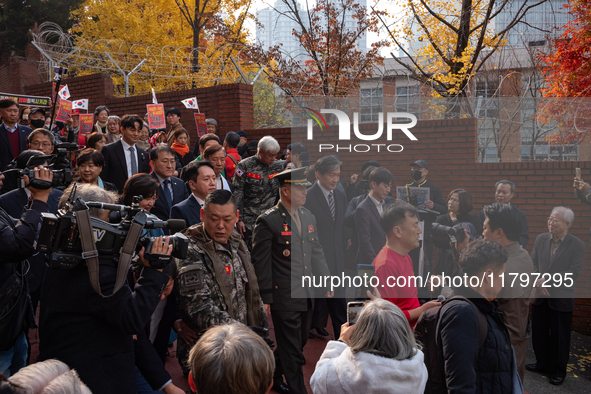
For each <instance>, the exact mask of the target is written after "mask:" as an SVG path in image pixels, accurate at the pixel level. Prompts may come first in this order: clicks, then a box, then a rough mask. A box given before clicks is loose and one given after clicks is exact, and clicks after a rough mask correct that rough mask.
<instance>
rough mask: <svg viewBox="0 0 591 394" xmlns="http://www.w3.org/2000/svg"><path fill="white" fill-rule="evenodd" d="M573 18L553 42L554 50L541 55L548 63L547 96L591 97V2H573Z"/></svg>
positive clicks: (567, 6)
mask: <svg viewBox="0 0 591 394" xmlns="http://www.w3.org/2000/svg"><path fill="white" fill-rule="evenodd" d="M565 7H566V8H569V7H570V11H569V14H570V15H571V16H572V19H571V20H570V21H569V22H568V23H567V24H566V25H564V26H563V27H562V29H561V34H560V35H559V36H558V37H557V38H554V39H552V40H551V47H552V51H551V52H549V53H547V54H542V55H541V56H540V58H541V60H542V62H543V63H544V74H545V76H546V83H547V86H546V88H545V89H544V96H547V97H590V96H591V62H590V59H591V2H589V1H588V0H573V1H571V2H570V5H569V4H565Z"/></svg>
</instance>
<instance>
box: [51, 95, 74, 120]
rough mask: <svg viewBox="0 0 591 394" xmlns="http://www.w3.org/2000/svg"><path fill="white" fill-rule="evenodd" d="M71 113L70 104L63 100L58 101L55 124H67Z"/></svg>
mask: <svg viewBox="0 0 591 394" xmlns="http://www.w3.org/2000/svg"><path fill="white" fill-rule="evenodd" d="M71 113H72V102H71V101H68V100H64V99H60V109H59V111H58V113H57V116H56V118H55V121H56V122H67V121H68V119H70V114H71Z"/></svg>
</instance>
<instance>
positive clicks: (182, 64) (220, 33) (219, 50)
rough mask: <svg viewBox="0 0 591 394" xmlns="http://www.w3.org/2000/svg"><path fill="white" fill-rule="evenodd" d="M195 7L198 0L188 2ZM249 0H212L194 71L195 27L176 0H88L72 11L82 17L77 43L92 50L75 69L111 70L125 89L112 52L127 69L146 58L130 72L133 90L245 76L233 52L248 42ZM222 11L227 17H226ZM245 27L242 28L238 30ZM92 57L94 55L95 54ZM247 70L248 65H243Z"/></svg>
mask: <svg viewBox="0 0 591 394" xmlns="http://www.w3.org/2000/svg"><path fill="white" fill-rule="evenodd" d="M185 3H186V5H187V7H188V9H189V10H192V11H193V12H194V9H195V0H192V1H191V0H189V1H186V2H185ZM249 3H250V0H211V1H209V2H208V3H207V7H206V8H205V13H207V14H208V19H207V23H206V24H205V27H204V29H203V30H202V31H201V33H200V40H199V48H198V49H197V50H198V51H199V56H200V66H201V67H200V68H199V72H198V73H192V72H191V71H192V68H191V59H192V54H193V53H194V51H197V50H194V49H193V28H192V26H191V25H190V24H189V23H188V22H187V20H186V19H185V18H184V17H183V15H182V13H181V10H180V9H179V7H178V6H177V4H176V3H175V1H174V0H133V1H131V0H87V1H86V2H85V3H84V4H83V5H82V6H81V7H80V8H79V9H77V10H76V11H74V12H73V13H72V18H73V19H75V20H76V21H77V23H76V24H75V25H74V27H73V28H72V34H73V35H75V36H76V37H77V38H76V40H75V45H76V46H77V47H80V48H83V49H84V50H85V51H86V52H84V53H89V54H91V55H88V56H87V57H86V58H84V57H82V58H81V59H77V61H78V62H79V63H78V64H74V65H73V67H72V71H74V73H76V74H77V75H85V74H91V73H95V72H97V71H103V72H104V70H109V73H110V74H111V76H112V77H113V81H114V84H115V85H116V86H117V85H119V87H120V92H119V93H120V94H122V93H123V90H122V89H123V88H122V86H123V83H124V78H123V76H122V75H121V73H119V72H116V71H114V70H113V69H114V65H113V62H112V61H111V60H110V59H109V58H108V57H107V56H106V55H105V54H104V53H105V52H108V53H109V54H111V56H112V57H113V59H114V60H115V62H116V63H117V64H118V65H119V66H120V67H121V68H122V69H124V70H125V71H126V72H129V71H131V70H132V69H133V68H134V67H135V66H137V65H138V64H139V63H140V62H141V61H142V60H143V59H147V60H146V62H145V63H144V64H143V65H142V67H141V68H140V69H138V71H137V73H136V74H132V75H131V76H130V92H131V93H132V94H141V93H146V92H149V91H150V89H151V88H152V87H153V88H154V89H155V90H156V91H165V90H173V89H184V88H189V87H191V86H195V87H205V86H211V85H214V84H220V83H231V82H236V81H238V80H239V79H240V74H239V73H238V72H237V70H236V69H235V67H234V66H233V64H232V62H231V61H230V58H229V56H233V57H234V58H235V59H236V60H237V61H238V60H239V58H240V50H241V49H243V46H244V44H243V43H245V42H246V37H247V33H248V32H247V31H246V28H244V27H243V20H244V19H246V18H249V17H251V14H250V13H249V12H247V5H248V4H249ZM222 16H223V17H222ZM239 30H240V31H239ZM89 57H94V60H93V59H90V58H89ZM243 71H245V72H247V71H249V69H248V68H246V67H245V68H243Z"/></svg>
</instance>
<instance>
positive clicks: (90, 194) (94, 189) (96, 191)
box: [58, 183, 119, 218]
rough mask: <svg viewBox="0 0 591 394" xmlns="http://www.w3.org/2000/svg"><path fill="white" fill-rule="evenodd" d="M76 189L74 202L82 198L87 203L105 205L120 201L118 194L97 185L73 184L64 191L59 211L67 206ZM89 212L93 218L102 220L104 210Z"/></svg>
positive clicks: (91, 210)
mask: <svg viewBox="0 0 591 394" xmlns="http://www.w3.org/2000/svg"><path fill="white" fill-rule="evenodd" d="M74 187H75V188H76V192H75V193H74V201H76V199H77V198H78V197H80V198H81V199H82V200H84V201H85V202H89V201H96V202H102V203H105V204H117V201H118V200H119V196H118V195H117V194H116V193H113V192H110V191H107V190H104V189H101V188H100V187H99V186H97V185H91V184H89V183H72V184H71V185H70V186H68V188H67V189H66V190H64V194H63V195H62V197H61V198H60V202H59V205H58V208H59V209H62V208H64V207H65V206H66V202H67V201H68V198H69V197H70V193H71V192H72V189H73V188H74ZM89 212H90V215H91V216H95V217H98V218H100V217H101V216H102V215H103V212H104V209H100V208H90V209H89Z"/></svg>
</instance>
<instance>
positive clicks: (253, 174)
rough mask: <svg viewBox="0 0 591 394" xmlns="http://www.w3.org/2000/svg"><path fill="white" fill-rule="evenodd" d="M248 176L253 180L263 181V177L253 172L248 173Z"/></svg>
mask: <svg viewBox="0 0 591 394" xmlns="http://www.w3.org/2000/svg"><path fill="white" fill-rule="evenodd" d="M246 176H247V177H249V178H253V179H261V176H260V175H259V174H255V173H252V172H249V173H247V174H246Z"/></svg>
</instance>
